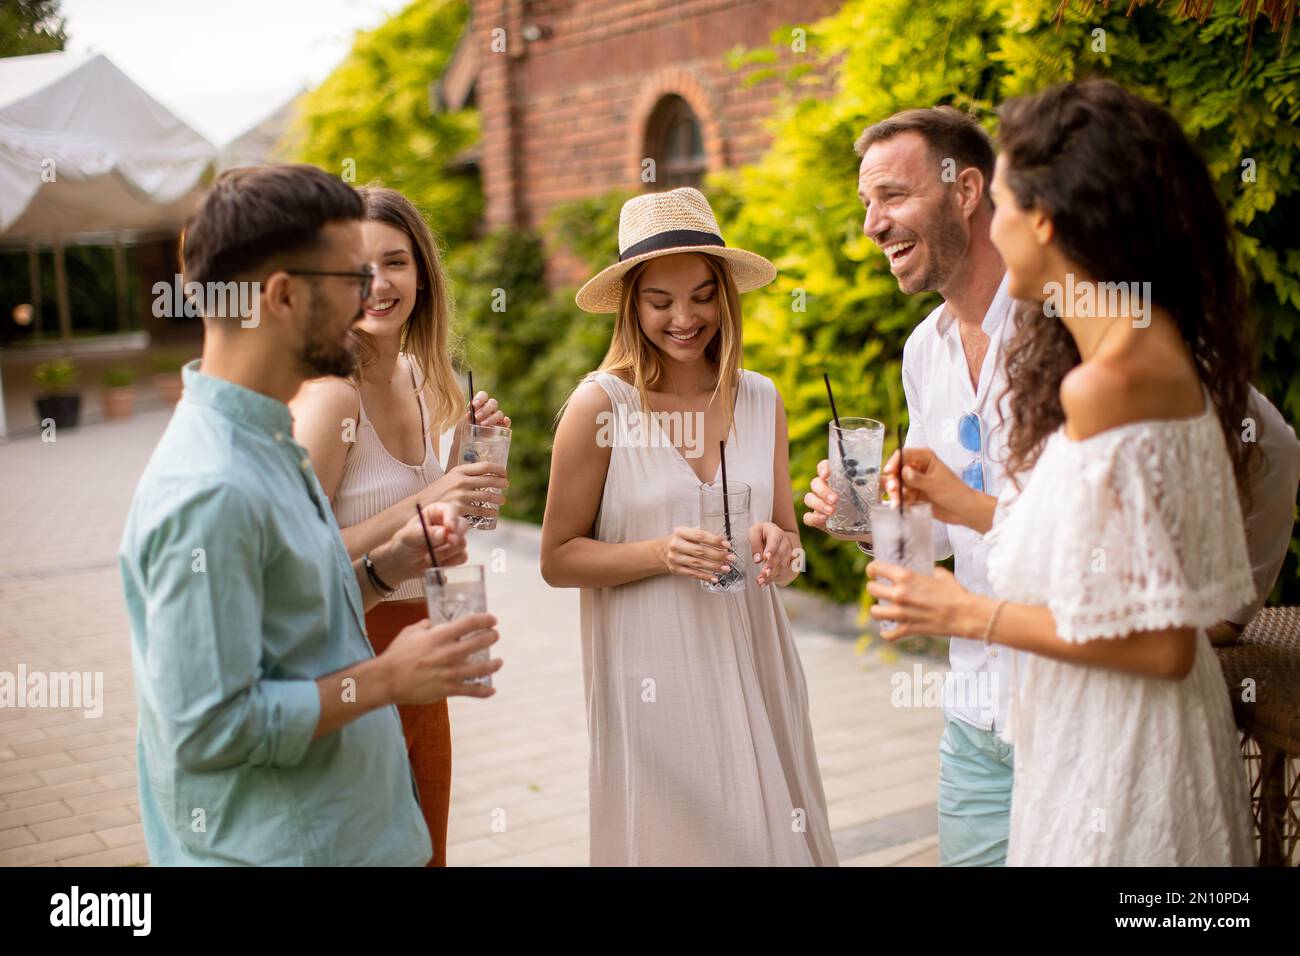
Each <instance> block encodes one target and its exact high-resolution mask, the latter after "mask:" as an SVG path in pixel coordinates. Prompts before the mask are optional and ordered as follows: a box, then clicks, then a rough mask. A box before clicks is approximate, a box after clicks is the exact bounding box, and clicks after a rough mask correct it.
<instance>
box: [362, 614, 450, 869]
mask: <svg viewBox="0 0 1300 956" xmlns="http://www.w3.org/2000/svg"><path fill="white" fill-rule="evenodd" d="M428 616H429V610H428V607H427V606H426V605H425V603H424V602H423V601H383V602H381V603H379V604H377V605H375V607H373V608H372V609H371V610H370V611H369V612H368V613H367V614H366V633H367V634H369V635H370V646H371V647H373V648H374V649H375V653H376V654H382V653H383V652H384V650H385V648H387V647H388V645H389V644H391V643H392V642H393V638H395V637H396V636H397V634H398V632H399V631H400V630H401V629H402V628H404V627H406V626H408V625H410V624H414V623H416V622H417V621H422V620H424V619H425V618H426V617H428ZM397 713H398V715H399V716H400V717H401V718H402V734H403V736H405V737H406V753H407V756H408V757H410V759H411V770H412V771H413V772H414V774H415V787H416V790H417V791H418V792H419V794H420V808H421V810H422V811H423V812H424V822H425V824H426V825H427V826H428V827H429V837H430V839H432V840H433V859H431V860H430V861H429V862H428V864H426V865H428V866H446V865H447V814H448V813H449V812H450V810H451V721H450V720H449V719H448V716H447V702H446V701H445V700H440V701H438V703H436V704H399V705H398V708H397Z"/></svg>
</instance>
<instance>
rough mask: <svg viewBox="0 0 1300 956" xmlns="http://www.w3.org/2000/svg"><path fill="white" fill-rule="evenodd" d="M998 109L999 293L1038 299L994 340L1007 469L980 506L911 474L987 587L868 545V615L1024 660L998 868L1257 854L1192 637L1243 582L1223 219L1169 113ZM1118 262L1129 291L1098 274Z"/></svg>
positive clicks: (1234, 365) (1097, 99) (1126, 98)
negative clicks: (900, 561)
mask: <svg viewBox="0 0 1300 956" xmlns="http://www.w3.org/2000/svg"><path fill="white" fill-rule="evenodd" d="M1000 119H1001V128H1000V139H1001V147H1002V152H1001V155H1000V157H999V159H998V164H997V168H996V172H995V175H994V179H993V185H992V190H991V194H992V196H993V199H994V201H995V203H996V204H997V213H996V216H995V218H994V221H993V227H992V236H993V241H994V243H995V244H996V245H997V247H998V250H999V251H1000V252H1001V254H1002V257H1003V259H1004V260H1005V261H1006V264H1007V268H1008V271H1009V272H1010V274H1011V290H1012V294H1013V295H1015V296H1016V297H1017V298H1018V299H1024V300H1030V301H1032V302H1035V303H1044V307H1043V308H1035V309H1033V310H1032V311H1031V310H1027V311H1026V313H1025V314H1024V316H1023V317H1022V319H1021V322H1020V325H1019V331H1018V332H1017V336H1016V339H1015V340H1014V341H1013V343H1012V344H1011V345H1010V346H1009V348H1008V352H1007V359H1006V360H1007V367H1008V392H1007V402H1006V404H1005V406H1004V410H1005V412H1006V413H1009V415H1010V418H1011V437H1010V441H1009V443H1008V462H1007V466H1008V473H1009V474H1012V475H1014V476H1015V481H1013V482H1010V483H1008V488H1007V490H1006V491H1004V493H1003V496H1002V498H1001V500H999V501H995V500H994V499H992V498H990V497H989V496H987V495H979V494H977V493H975V492H973V491H971V490H970V489H967V488H966V487H965V486H964V485H963V484H962V483H961V481H960V479H957V478H956V477H955V476H954V475H952V473H951V472H948V471H947V470H946V469H945V468H944V467H943V466H942V463H940V462H939V461H938V459H937V458H936V457H935V456H933V455H931V454H929V453H927V452H926V451H924V450H921V451H918V452H916V453H915V454H914V453H912V452H911V451H910V450H909V452H908V454H907V456H906V461H905V463H904V464H905V467H904V470H903V479H904V481H903V484H904V487H905V488H906V492H905V493H906V498H907V500H914V499H917V498H925V499H928V500H930V501H931V502H933V503H934V504H935V507H936V509H937V510H942V511H944V512H945V513H950V514H955V515H957V516H958V520H961V521H962V522H963V523H965V524H967V525H969V526H971V527H973V528H976V529H977V530H982V531H989V532H990V533H989V542H990V545H991V550H990V555H989V577H990V580H991V582H992V584H993V586H994V589H995V594H996V597H995V598H989V597H984V596H980V595H972V594H969V593H968V592H966V591H964V590H963V589H962V588H961V587H960V586H959V585H957V584H956V582H955V580H954V579H953V578H952V576H951V575H949V574H947V573H946V572H945V571H942V570H938V571H936V573H935V575H934V577H932V578H930V577H925V576H919V575H909V574H907V573H906V572H904V571H902V570H901V569H899V568H895V567H893V566H892V565H889V564H887V563H884V562H875V563H874V564H873V565H871V566H870V567H868V569H867V572H868V574H869V575H871V576H873V577H881V576H884V577H886V578H888V579H891V580H892V581H894V582H895V583H894V584H893V585H892V586H891V585H887V584H884V583H882V582H880V581H872V583H871V584H870V585H869V589H870V591H871V593H872V594H873V595H874V596H875V597H877V598H879V599H882V600H884V601H888V602H892V603H891V605H890V606H881V605H880V604H877V605H876V606H875V607H873V609H872V612H873V614H874V615H875V616H876V617H878V618H882V619H891V620H897V621H900V622H902V624H901V626H900V627H899V629H898V630H897V631H896V632H895V635H894V636H906V635H907V634H914V633H931V634H934V633H938V634H949V633H951V634H959V635H961V636H964V637H971V638H976V639H979V638H983V639H984V640H986V641H990V642H992V643H994V644H998V645H1005V649H1003V650H1002V653H1012V654H1015V655H1016V661H1015V663H1016V665H1017V666H1016V668H1015V669H1014V670H1013V674H1017V675H1018V682H1019V687H1018V688H1017V689H1013V693H1012V698H1011V699H1012V704H1011V706H1012V713H1011V715H1010V721H1009V730H1008V734H1009V735H1010V736H1011V738H1012V739H1013V740H1014V742H1015V783H1014V790H1013V795H1012V806H1011V836H1010V846H1009V853H1008V863H1010V864H1020V865H1104V866H1125V865H1166V866H1168V865H1248V864H1250V863H1252V862H1253V860H1254V852H1253V841H1252V834H1251V822H1250V810H1249V802H1248V795H1247V790H1246V779H1245V772H1244V769H1243V765H1242V761H1241V757H1240V751H1239V745H1238V738H1237V735H1236V731H1235V728H1234V726H1233V720H1232V713H1231V706H1230V702H1229V697H1228V690H1227V688H1226V687H1225V685H1224V680H1223V675H1222V672H1221V671H1220V669H1219V665H1218V661H1217V659H1216V658H1215V655H1214V652H1213V650H1212V649H1211V646H1210V643H1209V641H1208V639H1207V638H1206V635H1205V628H1206V627H1207V626H1209V625H1211V624H1213V623H1215V622H1216V621H1218V620H1220V619H1222V618H1223V617H1224V616H1225V615H1226V614H1227V613H1229V612H1230V611H1231V610H1232V609H1233V608H1234V607H1237V606H1239V605H1241V604H1243V603H1244V602H1246V601H1248V600H1249V599H1251V597H1252V596H1253V593H1254V585H1253V581H1252V577H1251V567H1250V562H1249V560H1248V558H1247V554H1246V541H1245V533H1244V530H1243V525H1242V516H1241V505H1240V501H1239V499H1238V490H1237V489H1238V487H1245V482H1244V476H1245V470H1246V468H1247V466H1248V458H1249V446H1248V445H1247V444H1246V443H1244V442H1243V441H1241V439H1240V436H1239V435H1238V433H1237V431H1236V428H1237V427H1238V423H1240V422H1241V420H1242V418H1243V414H1244V408H1245V399H1246V389H1247V384H1248V381H1249V375H1248V369H1249V355H1250V352H1249V348H1248V344H1247V341H1246V338H1245V335H1244V331H1243V330H1244V328H1245V319H1246V315H1245V306H1244V297H1243V293H1242V286H1241V282H1240V279H1239V277H1238V275H1237V272H1236V266H1235V262H1234V259H1233V256H1232V251H1231V240H1230V234H1229V232H1228V227H1227V222H1226V217H1225V216H1224V212H1223V208H1222V206H1221V205H1220V203H1219V201H1218V199H1217V197H1216V195H1215V192H1214V187H1213V183H1212V181H1211V179H1210V176H1209V173H1208V171H1207V170H1206V168H1205V165H1204V163H1203V162H1202V161H1201V160H1200V159H1199V158H1198V157H1197V155H1196V153H1195V151H1194V150H1193V148H1192V146H1191V145H1190V143H1189V142H1188V141H1187V139H1186V137H1185V136H1184V134H1183V133H1182V131H1181V129H1180V128H1179V127H1178V125H1177V123H1176V122H1175V121H1174V120H1173V119H1172V117H1170V116H1169V115H1168V114H1167V113H1165V112H1164V111H1163V110H1162V109H1160V108H1159V107H1156V106H1154V105H1152V104H1150V103H1148V102H1146V101H1145V100H1142V99H1140V98H1138V97H1136V96H1134V95H1132V94H1130V93H1127V92H1125V91H1124V90H1123V89H1122V88H1120V87H1118V86H1116V85H1115V84H1113V83H1110V82H1103V81H1092V82H1088V83H1084V84H1078V85H1076V84H1068V85H1065V86H1062V87H1056V88H1053V89H1050V90H1047V91H1044V92H1042V93H1039V94H1036V95H1034V96H1030V97H1023V98H1021V99H1018V100H1013V101H1011V102H1009V103H1008V104H1006V105H1005V106H1004V107H1003V109H1002V111H1001V115H1000ZM1130 281H1131V282H1134V283H1135V284H1136V285H1135V286H1134V287H1133V289H1134V290H1136V291H1137V292H1138V295H1137V296H1136V297H1129V298H1126V299H1121V298H1118V297H1117V298H1114V299H1111V298H1109V297H1108V296H1107V294H1106V292H1105V291H1104V290H1105V288H1106V287H1104V286H1100V285H1098V283H1100V282H1125V283H1127V282H1130ZM1145 282H1149V283H1150V285H1149V286H1143V285H1142V284H1141V283H1145ZM1054 283H1055V284H1054ZM1085 288H1090V292H1091V294H1092V295H1093V298H1092V299H1091V300H1085V299H1083V298H1081V296H1083V295H1086V294H1088V293H1085V292H1084V291H1082V290H1084V289H1085ZM1126 288H1127V287H1126ZM1099 292H1100V294H1098V293H1099ZM1062 296H1064V298H1062ZM1048 303H1050V306H1051V307H1050V308H1049V307H1046V306H1047V304H1048ZM890 464H891V465H892V466H894V467H893V469H892V471H893V472H894V474H893V475H891V477H889V478H887V485H888V486H891V487H892V488H893V489H895V490H897V481H896V480H895V479H896V469H897V464H896V463H895V462H891V463H890ZM990 528H991V531H990ZM1020 652H1028V653H1020Z"/></svg>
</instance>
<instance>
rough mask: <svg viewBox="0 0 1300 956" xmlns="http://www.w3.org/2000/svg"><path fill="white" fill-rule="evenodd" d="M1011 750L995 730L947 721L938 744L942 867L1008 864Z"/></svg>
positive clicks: (951, 718)
mask: <svg viewBox="0 0 1300 956" xmlns="http://www.w3.org/2000/svg"><path fill="white" fill-rule="evenodd" d="M1011 767H1012V748H1011V746H1010V745H1009V744H1005V743H1003V742H1002V741H1001V740H999V739H998V737H997V734H996V733H994V732H993V731H991V730H980V729H979V728H978V727H973V726H971V725H970V724H968V723H966V722H965V721H964V720H958V719H956V718H955V717H948V718H946V726H945V727H944V731H943V740H941V741H940V742H939V863H940V865H942V866H1004V865H1005V864H1006V862H1007V836H1008V833H1009V831H1010V829H1011V777H1012V774H1011Z"/></svg>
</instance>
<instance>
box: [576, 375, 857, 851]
mask: <svg viewBox="0 0 1300 956" xmlns="http://www.w3.org/2000/svg"><path fill="white" fill-rule="evenodd" d="M741 374H742V378H741V383H740V387H739V389H738V395H737V398H736V415H735V421H736V427H735V428H734V429H733V430H732V433H731V435H730V437H729V440H728V442H727V446H726V454H727V477H728V479H729V480H735V481H742V482H744V483H746V484H748V485H749V486H750V488H751V489H752V493H751V494H752V497H751V509H752V518H753V521H755V522H758V521H770V520H771V518H772V491H773V488H772V461H773V446H774V443H775V431H776V401H777V394H776V387H775V386H774V385H773V384H772V382H771V381H770V380H769V379H767V378H765V377H764V376H762V375H758V374H756V373H754V372H749V371H745V372H742V373H741ZM591 378H592V379H594V380H595V381H596V382H598V383H599V384H600V386H601V387H602V388H603V389H604V390H605V392H606V394H607V395H608V396H609V398H610V403H611V405H612V407H613V413H614V415H615V416H616V417H617V418H619V419H621V420H622V421H620V422H619V423H618V424H619V429H615V430H612V431H611V434H613V435H619V434H631V433H632V426H631V425H630V424H626V423H628V422H629V419H628V415H629V413H633V414H635V413H636V412H637V410H639V409H640V399H639V396H638V395H637V392H636V390H635V389H634V388H633V387H632V386H630V385H628V384H627V383H626V382H624V381H622V380H621V379H619V378H618V377H617V376H614V375H612V374H610V373H607V372H598V373H595V374H594V375H593V376H591ZM625 424H626V428H627V431H623V430H622V429H623V428H624V427H625ZM632 444H636V445H637V446H638V447H626V446H628V445H632ZM699 486H700V480H699V478H698V477H697V476H696V475H695V473H694V472H693V471H692V470H691V467H690V465H689V464H687V462H686V459H684V458H683V457H682V456H681V452H679V451H678V449H677V448H674V447H673V446H672V445H671V444H669V443H668V441H667V440H666V437H664V438H663V439H662V440H660V441H649V442H648V441H639V442H635V443H633V442H630V441H629V442H626V443H625V444H624V447H619V445H618V444H617V442H615V446H614V447H613V448H612V449H611V455H610V462H609V472H608V474H607V476H606V478H605V488H604V493H603V495H602V498H601V503H600V510H599V512H598V514H597V517H596V526H595V537H596V539H598V540H600V541H610V542H629V541H644V540H647V539H651V538H657V537H661V536H663V535H667V534H670V533H671V532H672V530H673V529H674V528H675V527H677V526H679V525H688V526H691V527H698V526H699V523H700V522H699ZM734 530H735V532H736V536H737V537H738V538H739V537H741V536H742V532H741V530H740V529H734ZM741 547H742V550H741V551H740V552H739V554H738V556H739V557H740V559H741V560H742V561H744V562H745V563H746V572H747V586H746V589H745V590H744V591H743V592H737V593H734V594H710V593H708V592H706V591H704V590H703V589H702V588H701V587H700V582H699V581H698V580H696V579H694V578H685V577H679V576H675V575H668V574H660V575H656V576H655V577H652V578H648V579H645V580H642V581H636V582H634V583H631V584H625V585H621V586H619V587H613V588H584V589H583V590H582V599H581V606H582V644H583V677H584V684H585V688H586V695H587V727H588V733H589V735H590V738H591V759H590V793H591V824H590V827H591V832H590V835H591V863H592V865H593V866H620V865H635V866H656V865H660V866H684V865H687V866H689V865H699V866H810V865H824V866H834V865H836V863H837V861H836V858H835V849H834V847H833V846H832V843H831V832H830V826H829V823H828V821H827V816H826V798H825V795H824V794H823V791H822V782H821V773H820V770H819V769H818V766H817V753H816V750H815V748H814V746H813V733H812V725H811V723H810V721H809V718H808V695H807V688H806V686H805V683H804V675H803V668H802V666H801V665H800V663H799V655H798V653H797V652H796V650H795V646H794V639H793V636H792V635H791V632H790V623H789V621H788V620H787V618H786V614H785V608H784V606H783V605H782V603H781V599H780V596H779V595H778V594H777V589H776V586H775V585H771V584H769V585H768V586H767V587H766V588H759V587H758V586H757V585H756V584H755V583H754V579H755V578H756V577H757V569H758V566H757V565H754V563H753V552H752V551H749V550H748V548H747V547H746V546H745V545H744V544H742V545H741Z"/></svg>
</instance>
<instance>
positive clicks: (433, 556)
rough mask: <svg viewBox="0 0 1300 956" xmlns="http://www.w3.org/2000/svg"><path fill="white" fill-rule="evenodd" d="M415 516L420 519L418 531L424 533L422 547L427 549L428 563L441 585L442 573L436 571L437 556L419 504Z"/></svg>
mask: <svg viewBox="0 0 1300 956" xmlns="http://www.w3.org/2000/svg"><path fill="white" fill-rule="evenodd" d="M415 515H416V517H418V518H419V519H420V530H421V531H423V532H424V546H425V547H426V548H428V549H429V562H430V563H431V564H432V565H433V570H435V571H437V572H438V583H439V584H441V583H442V571H440V570H439V569H438V556H437V555H436V554H434V553H433V542H432V541H431V540H430V539H429V529H428V528H427V527H425V524H424V512H423V511H422V510H421V509H420V503H419V502H418V501H417V502H416V503H415Z"/></svg>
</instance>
